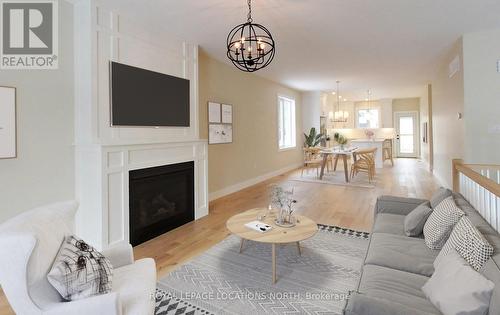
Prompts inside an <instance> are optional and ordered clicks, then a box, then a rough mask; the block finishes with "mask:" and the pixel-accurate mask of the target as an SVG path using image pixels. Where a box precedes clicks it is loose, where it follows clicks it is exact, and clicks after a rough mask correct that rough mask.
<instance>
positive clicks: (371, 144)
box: [351, 139, 385, 168]
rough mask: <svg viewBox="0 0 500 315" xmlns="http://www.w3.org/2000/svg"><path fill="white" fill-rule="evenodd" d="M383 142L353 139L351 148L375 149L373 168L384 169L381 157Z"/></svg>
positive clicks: (380, 140) (379, 140)
mask: <svg viewBox="0 0 500 315" xmlns="http://www.w3.org/2000/svg"><path fill="white" fill-rule="evenodd" d="M384 141H385V139H373V140H370V139H353V140H351V143H352V145H353V146H355V147H358V148H360V149H368V148H377V152H375V167H376V168H382V167H384V160H383V157H382V147H383V145H384Z"/></svg>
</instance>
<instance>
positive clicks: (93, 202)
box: [77, 141, 208, 249]
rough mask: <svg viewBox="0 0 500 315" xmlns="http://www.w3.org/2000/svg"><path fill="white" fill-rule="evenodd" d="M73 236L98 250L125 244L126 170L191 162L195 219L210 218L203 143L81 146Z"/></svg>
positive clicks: (126, 209)
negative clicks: (192, 162)
mask: <svg viewBox="0 0 500 315" xmlns="http://www.w3.org/2000/svg"><path fill="white" fill-rule="evenodd" d="M77 156H78V158H79V159H83V160H85V162H82V161H79V164H80V165H81V166H83V167H84V168H83V169H81V172H79V173H78V174H79V176H80V178H78V179H77V180H78V182H79V183H80V187H79V189H78V192H79V196H78V198H79V200H80V209H79V211H78V215H77V234H78V235H79V236H81V237H82V238H84V239H86V240H88V241H89V242H91V243H92V244H93V245H95V246H97V247H98V248H101V249H102V248H107V247H109V246H113V245H116V244H119V243H122V242H126V243H128V242H129V171H132V170H137V169H143V168H149V167H155V166H162V165H170V164H176V163H182V162H188V161H194V184H195V187H194V191H195V194H194V195H195V200H194V208H195V209H194V210H195V219H198V218H200V217H203V216H205V215H207V214H208V196H207V188H208V187H207V185H208V182H207V178H208V176H207V175H208V174H207V163H208V160H207V144H206V141H192V142H180V143H168V144H150V145H130V146H100V145H92V146H79V147H78V148H77Z"/></svg>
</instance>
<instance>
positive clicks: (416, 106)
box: [392, 97, 420, 113]
mask: <svg viewBox="0 0 500 315" xmlns="http://www.w3.org/2000/svg"><path fill="white" fill-rule="evenodd" d="M411 111H420V98H418V97H408V98H395V99H393V100H392V112H393V113H394V112H411Z"/></svg>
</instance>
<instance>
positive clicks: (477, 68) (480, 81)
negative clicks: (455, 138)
mask: <svg viewBox="0 0 500 315" xmlns="http://www.w3.org/2000/svg"><path fill="white" fill-rule="evenodd" d="M499 51H500V30H494V31H485V32H477V33H470V34H465V35H464V36H463V55H464V86H465V91H464V107H465V109H464V123H465V156H464V159H465V162H468V163H479V164H500V101H499V100H500V73H498V72H497V69H496V62H497V60H499V59H500V55H499Z"/></svg>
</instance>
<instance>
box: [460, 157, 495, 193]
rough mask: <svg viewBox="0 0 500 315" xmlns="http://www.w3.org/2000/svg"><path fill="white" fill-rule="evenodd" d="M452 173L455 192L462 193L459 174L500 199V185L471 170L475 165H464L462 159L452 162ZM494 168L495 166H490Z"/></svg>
mask: <svg viewBox="0 0 500 315" xmlns="http://www.w3.org/2000/svg"><path fill="white" fill-rule="evenodd" d="M452 165H453V166H452V171H453V190H454V191H456V192H459V191H460V179H459V173H462V174H464V175H465V176H467V177H469V178H470V179H472V180H473V181H474V182H476V183H477V184H478V185H480V186H482V187H484V188H485V189H487V190H488V191H490V192H491V193H493V194H495V195H496V196H497V197H500V184H498V183H496V182H495V181H493V180H491V179H489V178H487V177H485V176H483V175H481V174H479V173H478V172H476V171H475V170H473V169H472V168H471V166H474V165H468V164H463V161H462V160H460V159H455V160H453V161H452ZM489 166H493V165H489Z"/></svg>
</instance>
